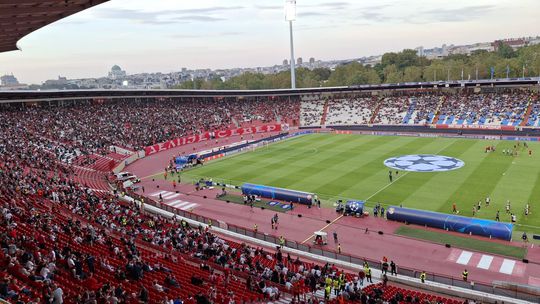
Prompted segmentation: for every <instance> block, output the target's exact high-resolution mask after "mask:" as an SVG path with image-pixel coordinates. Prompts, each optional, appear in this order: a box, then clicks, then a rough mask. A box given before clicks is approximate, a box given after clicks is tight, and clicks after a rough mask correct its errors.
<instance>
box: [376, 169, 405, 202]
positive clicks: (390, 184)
mask: <svg viewBox="0 0 540 304" xmlns="http://www.w3.org/2000/svg"><path fill="white" fill-rule="evenodd" d="M409 173H410V171H407V172H405V173H403V174H402V175H400V176H399V177H398V178H396V179H395V180H394V181H393V182H391V183H389V184H388V185H386V186H384V187H382V188H381V189H379V190H378V191H377V192H375V193H373V194H372V195H371V196H370V197H368V198H366V199H365V201H366V202H367V201H369V199H370V198H372V197H374V196H375V195H377V194H379V192H381V191H383V190H384V189H386V188H388V187H390V186H392V184H393V183H395V182H397V181H398V180H399V179H400V178H402V177H404V176H405V175H407V174H409Z"/></svg>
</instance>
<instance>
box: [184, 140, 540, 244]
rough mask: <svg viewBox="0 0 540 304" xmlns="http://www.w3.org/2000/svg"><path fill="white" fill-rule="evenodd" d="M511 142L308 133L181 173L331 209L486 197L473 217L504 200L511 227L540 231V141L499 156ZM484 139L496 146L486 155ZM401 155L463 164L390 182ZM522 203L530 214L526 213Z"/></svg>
mask: <svg viewBox="0 0 540 304" xmlns="http://www.w3.org/2000/svg"><path fill="white" fill-rule="evenodd" d="M514 144H516V142H513V141H499V140H474V139H465V138H423V137H400V136H369V135H345V134H340V135H337V134H313V135H306V136H300V137H297V138H294V139H291V140H287V141H283V142H280V143H277V144H272V145H269V146H267V147H263V148H259V149H258V150H255V151H253V152H248V153H243V154H238V155H236V156H232V157H229V158H225V159H221V160H218V161H214V162H211V163H209V164H207V165H205V166H203V167H199V168H197V169H193V170H189V171H187V172H185V173H183V176H184V177H186V178H187V179H198V178H201V177H202V178H210V177H211V178H213V179H214V181H221V182H226V183H229V184H235V185H241V184H242V183H244V182H250V183H258V184H264V185H270V186H276V187H284V188H289V189H295V190H302V191H308V192H314V193H316V194H318V195H319V197H321V198H322V199H323V203H324V204H325V205H326V206H328V207H330V206H331V204H332V203H333V202H334V201H335V200H337V199H359V200H366V201H367V202H368V206H369V205H371V206H372V205H374V204H375V203H377V202H379V203H381V204H383V205H399V204H402V205H403V206H404V207H410V208H416V209H425V210H432V211H438V212H446V213H449V212H451V208H452V207H451V206H452V203H453V202H455V203H456V205H457V207H458V209H459V210H460V215H464V216H472V208H473V206H474V205H476V204H477V202H478V201H479V200H482V201H484V200H485V198H486V197H487V196H490V197H491V205H490V207H487V208H485V207H484V206H482V209H481V210H480V212H478V213H477V214H476V216H477V217H480V218H487V219H494V218H495V213H496V212H497V210H500V212H501V220H502V221H509V220H510V216H509V215H507V214H506V213H505V203H506V200H508V199H509V200H510V201H511V203H512V211H513V212H514V213H515V214H516V215H517V218H518V225H517V227H516V229H515V230H516V233H520V232H521V231H527V232H533V233H537V234H540V227H538V223H540V212H536V211H537V210H538V208H539V207H540V204H539V203H538V200H540V161H539V160H538V157H539V156H538V155H537V153H538V151H540V149H538V148H540V144H538V143H534V142H531V143H529V147H530V148H531V149H532V150H533V155H532V157H529V156H528V155H527V153H526V151H525V150H524V149H521V150H520V153H519V155H518V156H517V157H513V156H506V155H503V154H502V152H501V151H502V150H503V149H508V148H511V147H513V145H514ZM487 145H494V146H495V147H496V148H497V152H493V153H484V148H485V146H487ZM406 154H439V155H446V156H452V157H456V158H459V159H461V160H463V161H464V162H465V166H464V167H463V168H460V169H458V170H454V171H449V172H430V173H425V172H424V173H422V172H405V171H402V172H400V173H399V174H398V175H397V176H395V178H394V182H393V183H391V184H390V183H389V181H388V170H389V169H388V168H387V167H385V166H384V164H383V161H384V160H385V159H387V158H390V157H394V156H399V155H406ZM526 202H529V203H530V206H531V209H530V214H529V216H527V217H526V216H525V215H524V207H525V204H526Z"/></svg>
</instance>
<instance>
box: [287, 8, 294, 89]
mask: <svg viewBox="0 0 540 304" xmlns="http://www.w3.org/2000/svg"><path fill="white" fill-rule="evenodd" d="M285 20H286V21H288V22H289V35H290V39H291V88H292V89H296V71H295V66H294V65H295V59H294V39H293V21H295V20H296V0H285Z"/></svg>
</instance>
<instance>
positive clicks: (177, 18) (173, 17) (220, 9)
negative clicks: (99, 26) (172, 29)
mask: <svg viewBox="0 0 540 304" xmlns="http://www.w3.org/2000/svg"><path fill="white" fill-rule="evenodd" d="M243 8H244V7H243V6H214V7H206V8H195V9H184V10H160V11H143V10H134V9H124V8H112V9H101V10H96V14H97V17H99V18H106V19H116V20H119V19H120V20H129V21H133V22H137V23H143V24H151V25H152V24H153V25H162V24H174V23H190V22H215V21H222V20H226V18H224V17H223V16H222V13H224V12H227V11H236V10H240V9H243Z"/></svg>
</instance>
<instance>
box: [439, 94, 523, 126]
mask: <svg viewBox="0 0 540 304" xmlns="http://www.w3.org/2000/svg"><path fill="white" fill-rule="evenodd" d="M529 98H530V93H529V92H521V91H519V92H512V93H486V94H463V95H447V96H446V97H445V102H444V103H443V106H442V107H441V109H440V112H439V115H440V116H442V117H443V119H442V121H443V122H444V123H446V124H464V125H472V124H482V125H497V126H500V125H509V126H512V125H517V124H519V123H521V121H522V120H523V119H525V113H526V110H527V106H528V104H529Z"/></svg>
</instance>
